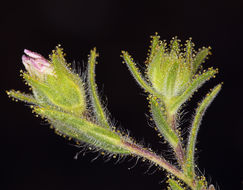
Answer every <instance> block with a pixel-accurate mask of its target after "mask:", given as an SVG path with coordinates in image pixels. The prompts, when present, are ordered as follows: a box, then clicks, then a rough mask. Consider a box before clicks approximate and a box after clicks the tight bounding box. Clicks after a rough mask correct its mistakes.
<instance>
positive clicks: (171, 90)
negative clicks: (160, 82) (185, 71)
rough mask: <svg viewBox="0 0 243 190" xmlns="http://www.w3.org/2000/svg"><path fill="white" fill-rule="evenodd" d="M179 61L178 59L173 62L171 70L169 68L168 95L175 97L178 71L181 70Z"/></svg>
mask: <svg viewBox="0 0 243 190" xmlns="http://www.w3.org/2000/svg"><path fill="white" fill-rule="evenodd" d="M179 64H180V63H179V61H176V62H175V63H173V65H172V66H171V68H170V70H169V72H168V73H169V74H168V75H167V80H166V88H167V89H166V97H167V98H168V97H173V96H174V94H175V91H176V90H177V89H176V88H175V84H176V82H177V81H176V80H177V76H178V74H179V73H178V71H179V69H180V68H179Z"/></svg>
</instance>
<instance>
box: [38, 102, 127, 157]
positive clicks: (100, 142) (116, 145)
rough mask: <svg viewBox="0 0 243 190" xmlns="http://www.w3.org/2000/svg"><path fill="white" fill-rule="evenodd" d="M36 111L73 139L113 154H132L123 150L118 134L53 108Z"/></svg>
mask: <svg viewBox="0 0 243 190" xmlns="http://www.w3.org/2000/svg"><path fill="white" fill-rule="evenodd" d="M34 111H35V112H36V113H37V114H39V115H41V116H43V117H45V118H47V119H48V120H50V121H51V123H52V122H54V123H55V125H54V126H56V127H57V129H58V130H59V131H60V132H61V133H64V134H66V135H68V136H70V137H72V138H75V139H77V140H79V141H84V142H86V143H89V144H91V145H93V146H95V147H96V148H101V149H104V150H106V151H108V152H111V153H121V154H129V153H130V152H129V151H128V150H126V149H124V148H123V144H122V137H120V136H119V135H118V134H117V133H115V132H113V131H111V130H109V129H106V128H104V127H101V126H98V125H96V124H94V123H92V122H89V121H87V120H86V119H84V118H80V117H76V116H74V115H71V114H68V113H64V112H62V111H59V110H56V109H51V108H39V107H36V108H35V110H34ZM59 124H60V125H59Z"/></svg>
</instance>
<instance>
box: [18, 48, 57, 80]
mask: <svg viewBox="0 0 243 190" xmlns="http://www.w3.org/2000/svg"><path fill="white" fill-rule="evenodd" d="M24 52H25V54H26V55H28V56H26V55H23V56H22V62H23V64H24V66H25V69H26V70H27V71H28V72H29V74H30V75H31V76H36V77H37V78H39V79H41V80H44V76H45V75H53V66H52V65H51V64H50V63H49V62H48V61H47V60H46V59H45V58H44V57H42V56H41V55H39V54H37V53H35V52H31V51H30V50H27V49H25V50H24Z"/></svg>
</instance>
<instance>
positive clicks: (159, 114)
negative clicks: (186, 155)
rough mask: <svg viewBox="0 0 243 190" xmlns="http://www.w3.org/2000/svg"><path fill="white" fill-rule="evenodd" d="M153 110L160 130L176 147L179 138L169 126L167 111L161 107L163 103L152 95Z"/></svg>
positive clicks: (154, 118) (153, 115)
mask: <svg viewBox="0 0 243 190" xmlns="http://www.w3.org/2000/svg"><path fill="white" fill-rule="evenodd" d="M150 102H151V112H152V117H153V120H154V121H155V124H156V126H157V128H158V130H159V132H160V133H161V134H162V135H163V136H164V138H165V140H167V141H168V142H169V144H170V145H171V146H172V147H173V148H174V149H175V148H176V147H177V145H178V142H179V138H178V136H177V135H176V133H175V132H174V131H173V130H172V129H171V127H170V126H169V124H168V122H167V119H166V116H165V113H164V111H163V110H162V108H161V105H160V104H159V103H158V102H157V101H156V100H155V99H154V98H153V97H152V98H151V101H150Z"/></svg>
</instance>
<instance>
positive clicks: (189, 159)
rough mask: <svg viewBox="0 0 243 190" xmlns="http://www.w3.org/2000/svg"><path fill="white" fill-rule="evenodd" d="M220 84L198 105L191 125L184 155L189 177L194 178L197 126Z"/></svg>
mask: <svg viewBox="0 0 243 190" xmlns="http://www.w3.org/2000/svg"><path fill="white" fill-rule="evenodd" d="M221 86H222V85H221V84H219V85H217V86H216V87H215V88H214V89H213V90H212V91H211V92H210V93H208V94H207V95H206V97H205V98H204V100H203V101H202V102H201V103H200V104H199V106H198V108H197V110H196V114H195V117H194V120H193V123H192V128H191V130H190V135H189V140H188V143H187V149H186V150H187V154H186V166H187V167H186V168H187V173H188V175H189V176H190V177H194V176H195V163H194V155H195V146H196V139H197V134H198V130H199V126H200V123H201V120H202V117H203V115H204V113H205V111H206V109H207V108H208V106H209V105H210V103H211V102H212V101H213V99H214V98H215V97H216V95H217V94H218V92H219V91H220V89H221Z"/></svg>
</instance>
